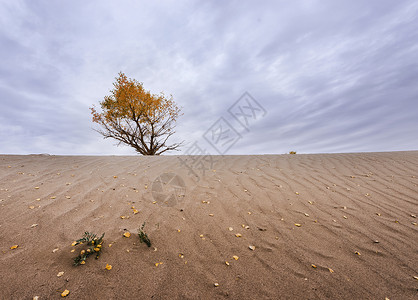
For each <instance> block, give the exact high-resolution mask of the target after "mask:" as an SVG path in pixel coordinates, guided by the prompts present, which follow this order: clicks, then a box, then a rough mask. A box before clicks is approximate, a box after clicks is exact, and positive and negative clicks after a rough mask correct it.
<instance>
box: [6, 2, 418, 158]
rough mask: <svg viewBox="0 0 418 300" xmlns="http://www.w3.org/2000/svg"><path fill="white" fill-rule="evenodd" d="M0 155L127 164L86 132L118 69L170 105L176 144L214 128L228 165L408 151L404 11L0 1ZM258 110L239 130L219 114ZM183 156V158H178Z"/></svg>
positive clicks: (409, 88)
mask: <svg viewBox="0 0 418 300" xmlns="http://www.w3.org/2000/svg"><path fill="white" fill-rule="evenodd" d="M0 14H1V15H2V16H3V17H2V19H1V20H0V28H1V29H0V44H1V45H2V46H1V47H0V55H1V57H2V61H3V63H2V64H1V65H0V95H1V98H0V105H1V107H2V109H1V111H0V126H1V130H0V140H1V142H0V153H18V154H28V153H51V154H98V155H99V154H134V153H135V152H134V151H133V150H131V149H130V148H128V147H114V144H115V143H114V142H112V141H107V140H106V141H103V140H102V138H101V136H100V135H98V134H97V133H96V132H94V131H93V130H92V128H93V127H94V126H93V124H92V123H91V117H90V112H89V109H88V108H89V107H90V106H92V105H93V104H97V103H98V101H100V100H101V99H102V98H103V96H105V95H106V94H107V93H108V91H109V89H110V88H111V87H112V82H113V81H114V77H115V76H116V75H117V73H118V72H119V71H123V72H125V73H126V74H127V75H128V76H129V77H132V78H135V79H138V80H139V81H141V82H144V85H145V87H146V88H147V89H150V90H151V91H152V92H155V93H158V92H160V91H164V92H165V93H166V94H172V95H173V96H174V99H175V100H176V101H177V102H178V104H179V105H180V106H182V107H183V113H184V115H183V116H182V117H181V118H180V120H179V122H178V127H177V135H176V137H175V139H177V140H186V142H188V143H189V144H192V143H193V142H194V141H198V143H200V144H201V145H202V147H204V148H205V149H207V150H208V151H210V152H211V153H216V151H215V150H214V149H213V148H212V147H211V145H209V144H207V143H206V142H205V140H204V139H202V136H203V134H204V133H205V132H206V131H207V130H208V129H209V128H210V126H211V125H212V124H213V123H214V122H216V121H217V120H218V118H219V117H224V118H226V119H227V120H229V121H231V124H233V125H234V126H236V128H237V130H238V131H239V132H240V133H242V139H240V141H239V142H238V143H237V144H235V145H234V146H233V147H232V148H231V149H230V150H229V152H228V154H263V153H284V152H288V151H290V150H296V151H298V152H299V153H300V152H305V153H315V152H354V151H393V150H412V149H417V148H418V142H417V141H418V119H417V118H416V116H415V112H416V111H418V102H417V101H416V99H417V96H418V88H417V87H416V86H417V85H416V83H415V82H416V78H417V75H418V64H417V63H416V52H417V50H418V35H417V32H418V22H417V21H418V20H417V19H418V5H417V4H416V3H415V2H414V1H412V0H411V1H396V2H394V1H377V0H375V1H367V2H364V1H348V0H347V1H331V0H329V1H303V2H294V1H292V2H289V1H268V2H263V5H260V4H258V3H255V2H251V1H228V2H225V3H222V4H219V3H216V4H215V3H212V2H204V3H198V2H193V1H186V2H182V3H181V4H180V3H178V2H174V1H162V2H158V3H154V2H138V1H124V2H122V3H116V2H111V1H89V2H88V3H85V2H82V1H72V2H63V3H58V2H57V3H53V2H52V3H51V2H47V1H37V2H36V3H34V2H32V1H13V2H7V3H4V4H2V5H1V6H0ZM245 91H248V92H250V94H251V95H252V96H253V97H254V98H255V99H256V100H257V101H258V102H260V104H261V105H262V106H263V107H264V108H265V109H266V111H267V112H268V113H267V115H266V116H265V117H264V118H261V119H259V120H258V121H257V122H255V123H254V124H252V125H251V128H250V130H249V131H246V130H244V129H243V128H241V127H239V124H237V123H234V122H233V120H232V119H231V118H232V117H231V116H230V115H229V114H228V112H227V110H228V108H229V107H230V106H231V105H232V104H233V103H234V102H235V101H236V100H237V99H238V98H239V97H240V96H241V95H242V94H243V93H244V92H245ZM186 150H187V149H186V148H184V149H183V153H184V152H185V151H186Z"/></svg>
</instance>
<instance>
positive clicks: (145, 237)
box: [138, 222, 151, 247]
mask: <svg viewBox="0 0 418 300" xmlns="http://www.w3.org/2000/svg"><path fill="white" fill-rule="evenodd" d="M144 227H145V222H144V223H143V224H142V226H141V227H140V228H138V235H139V241H140V242H141V243H142V242H144V243H145V244H147V246H148V247H151V241H150V240H149V238H148V235H147V234H146V233H145V232H144Z"/></svg>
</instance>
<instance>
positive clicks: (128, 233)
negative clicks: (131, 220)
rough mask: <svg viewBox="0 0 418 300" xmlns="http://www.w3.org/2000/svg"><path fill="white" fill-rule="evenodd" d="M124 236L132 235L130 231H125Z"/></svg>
mask: <svg viewBox="0 0 418 300" xmlns="http://www.w3.org/2000/svg"><path fill="white" fill-rule="evenodd" d="M123 236H124V237H127V238H128V237H130V236H131V233H130V232H129V231H128V232H125V233H124V234H123Z"/></svg>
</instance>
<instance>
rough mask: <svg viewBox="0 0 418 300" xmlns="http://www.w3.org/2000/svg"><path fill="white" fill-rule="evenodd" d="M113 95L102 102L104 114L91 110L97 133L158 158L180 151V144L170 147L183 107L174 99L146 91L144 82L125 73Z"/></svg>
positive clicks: (94, 109)
mask: <svg viewBox="0 0 418 300" xmlns="http://www.w3.org/2000/svg"><path fill="white" fill-rule="evenodd" d="M113 86H114V88H113V89H112V90H111V91H110V96H106V97H104V100H103V101H101V102H99V104H100V106H101V109H102V111H101V112H98V111H97V110H96V108H95V107H94V106H93V107H92V108H90V110H91V113H92V115H93V122H95V123H98V124H100V125H101V127H102V129H99V130H96V131H97V132H99V133H100V134H101V135H103V137H104V138H114V139H116V140H117V141H118V142H119V143H118V145H119V144H121V143H124V144H127V145H129V146H132V147H133V148H134V149H135V151H136V152H138V153H140V154H142V155H159V154H161V153H164V152H166V151H170V150H177V148H178V147H180V146H181V143H174V144H171V145H167V140H168V138H169V137H170V136H172V135H173V134H174V133H175V132H174V130H173V129H174V128H175V122H176V120H177V118H178V116H179V114H180V108H179V107H178V106H177V105H176V103H175V102H174V101H173V99H172V97H170V98H167V97H166V96H165V95H164V94H163V93H161V94H159V95H156V94H151V93H150V91H146V90H145V89H144V87H143V85H142V83H140V82H138V81H137V80H135V79H130V78H129V79H128V78H127V77H126V75H125V74H124V73H122V72H120V73H119V77H117V78H116V82H115V83H113Z"/></svg>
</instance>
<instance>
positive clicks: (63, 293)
mask: <svg viewBox="0 0 418 300" xmlns="http://www.w3.org/2000/svg"><path fill="white" fill-rule="evenodd" d="M69 293H70V291H69V290H65V291H63V292H62V293H61V297H67V296H68V294H69Z"/></svg>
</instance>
